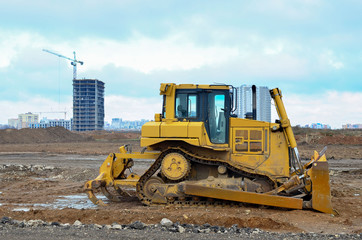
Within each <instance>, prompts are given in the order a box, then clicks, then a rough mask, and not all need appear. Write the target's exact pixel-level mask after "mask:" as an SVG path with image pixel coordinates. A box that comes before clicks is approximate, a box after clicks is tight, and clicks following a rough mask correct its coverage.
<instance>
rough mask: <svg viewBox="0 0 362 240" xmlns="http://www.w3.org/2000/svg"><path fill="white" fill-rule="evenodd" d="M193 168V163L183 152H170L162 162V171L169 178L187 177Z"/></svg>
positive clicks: (179, 178) (174, 179)
mask: <svg viewBox="0 0 362 240" xmlns="http://www.w3.org/2000/svg"><path fill="white" fill-rule="evenodd" d="M190 169H191V163H190V161H189V160H188V159H186V158H185V156H183V155H182V154H181V153H178V152H171V153H168V154H167V155H166V156H165V157H164V158H163V159H162V163H161V172H162V174H163V175H164V176H165V177H166V178H167V179H169V180H172V181H177V180H181V179H183V178H185V177H186V176H187V175H188V174H189V172H190Z"/></svg>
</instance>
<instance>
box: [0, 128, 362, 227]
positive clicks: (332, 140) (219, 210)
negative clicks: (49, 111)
mask: <svg viewBox="0 0 362 240" xmlns="http://www.w3.org/2000/svg"><path fill="white" fill-rule="evenodd" d="M295 132H296V138H297V141H298V144H299V151H300V153H301V156H302V158H303V159H305V160H307V158H309V156H311V155H312V154H313V150H314V149H316V150H318V151H320V150H321V149H322V148H323V147H324V146H325V145H327V146H328V150H327V153H326V155H327V158H328V162H329V164H330V178H331V180H330V183H331V192H332V204H333V207H334V208H335V209H336V210H337V211H338V213H339V215H338V216H337V215H330V214H324V213H319V212H316V211H312V210H288V209H281V208H272V207H265V206H256V205H248V204H244V205H243V206H238V207H230V206H224V207H220V206H218V207H174V206H165V207H147V206H143V205H142V204H141V203H140V202H139V201H138V199H137V198H136V197H130V198H127V199H125V200H124V202H121V203H109V204H108V205H107V206H94V205H93V204H92V203H91V202H90V201H89V200H88V199H87V197H86V194H85V193H84V191H83V185H84V183H85V182H86V181H88V180H91V179H94V178H95V177H96V176H97V175H98V169H99V167H100V165H101V164H102V163H103V161H104V160H105V158H106V157H107V155H108V154H109V153H112V152H118V151H119V146H121V145H123V144H130V145H131V146H132V147H133V151H139V150H140V147H139V137H140V133H138V132H130V133H127V132H114V133H112V132H105V131H101V132H89V133H82V134H77V133H73V132H69V131H67V130H65V129H62V128H52V129H49V130H44V129H37V130H36V129H34V130H30V129H27V130H26V131H23V132H21V130H0V217H2V216H7V217H11V218H13V219H17V220H30V219H41V220H43V221H47V222H60V223H73V222H74V221H76V220H79V221H81V222H82V223H85V224H94V223H97V224H112V223H114V222H117V223H119V224H130V223H132V222H135V221H141V222H143V223H146V224H156V223H159V222H160V221H161V219H162V218H168V219H170V220H171V221H173V222H180V223H188V224H199V225H202V224H205V223H208V224H211V225H217V226H225V227H230V226H232V225H234V224H238V226H239V227H249V228H259V229H263V230H266V231H272V232H281V233H283V232H295V233H300V232H313V233H326V234H341V233H361V232H362V131H338V130H334V131H332V130H330V131H311V130H303V129H295ZM151 164H152V161H150V160H136V161H135V166H134V168H133V170H134V172H136V173H138V174H142V173H143V172H144V171H145V170H146V169H147V168H148V167H149V166H150V165H151ZM127 191H129V192H130V193H131V194H132V193H133V194H134V192H133V190H132V189H128V190H127ZM103 199H104V198H103Z"/></svg>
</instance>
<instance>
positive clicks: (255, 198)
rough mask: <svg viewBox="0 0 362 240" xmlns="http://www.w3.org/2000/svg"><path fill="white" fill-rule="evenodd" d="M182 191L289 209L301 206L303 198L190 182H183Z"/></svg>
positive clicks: (195, 194)
mask: <svg viewBox="0 0 362 240" xmlns="http://www.w3.org/2000/svg"><path fill="white" fill-rule="evenodd" d="M184 192H185V194H188V195H194V196H201V197H208V198H217V199H223V200H229V201H236V202H245V203H253V204H259V205H267V206H274V207H283V208H291V209H302V208H303V200H302V199H298V198H291V197H282V196H275V195H267V194H263V193H252V192H242V191H237V190H229V189H222V188H215V187H206V186H202V185H197V184H191V183H186V184H185V187H184Z"/></svg>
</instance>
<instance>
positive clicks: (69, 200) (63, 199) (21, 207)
mask: <svg viewBox="0 0 362 240" xmlns="http://www.w3.org/2000/svg"><path fill="white" fill-rule="evenodd" d="M97 198H98V199H100V200H102V201H103V202H104V203H106V204H107V203H109V201H108V199H107V198H106V197H105V196H101V195H100V196H97ZM5 205H11V206H14V208H13V209H12V211H13V212H28V211H30V210H31V209H33V210H62V209H66V208H72V209H96V208H98V206H97V205H94V204H93V203H92V202H91V201H90V200H89V199H88V197H87V195H86V194H78V195H67V196H59V198H57V199H56V200H55V201H54V202H52V203H33V204H26V203H21V204H16V203H15V204H14V203H13V204H7V203H0V206H5Z"/></svg>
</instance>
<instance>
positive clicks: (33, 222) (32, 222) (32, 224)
mask: <svg viewBox="0 0 362 240" xmlns="http://www.w3.org/2000/svg"><path fill="white" fill-rule="evenodd" d="M43 224H44V221H42V220H39V219H36V220H29V221H27V222H26V225H27V226H29V227H38V226H42V225H43Z"/></svg>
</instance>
